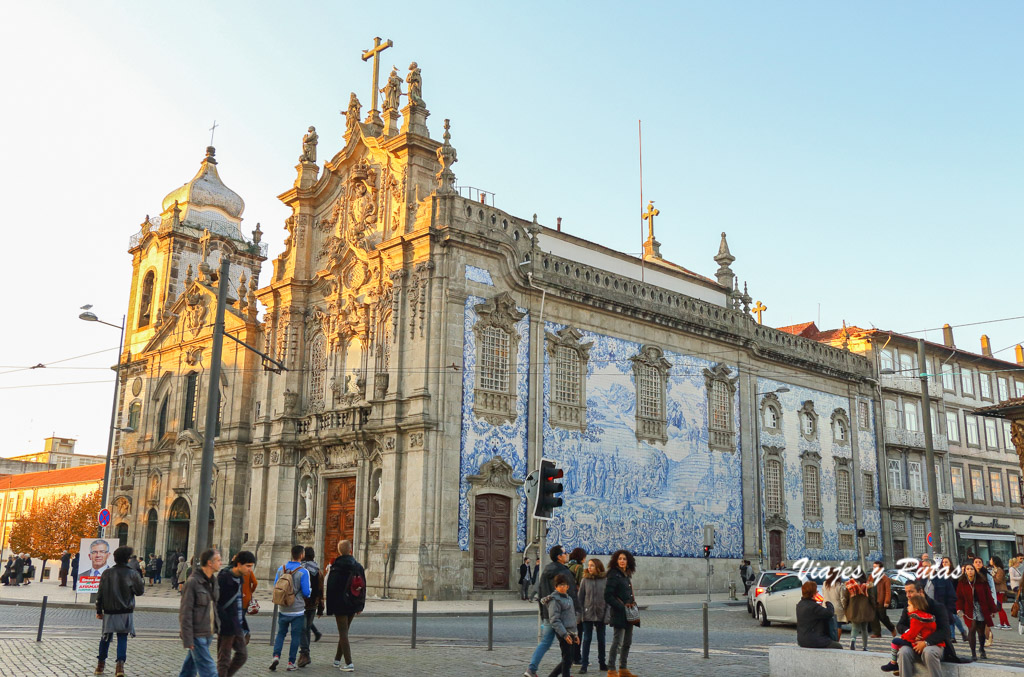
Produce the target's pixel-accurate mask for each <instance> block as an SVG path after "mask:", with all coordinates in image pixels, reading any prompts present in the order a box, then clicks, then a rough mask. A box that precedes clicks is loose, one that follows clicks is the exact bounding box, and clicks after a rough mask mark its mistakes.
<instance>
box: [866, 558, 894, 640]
mask: <svg viewBox="0 0 1024 677" xmlns="http://www.w3.org/2000/svg"><path fill="white" fill-rule="evenodd" d="M869 588H871V589H870V590H869V591H868V598H869V599H870V600H871V605H872V609H873V610H874V617H873V618H872V623H873V627H872V628H871V629H872V630H876V632H872V633H871V636H872V637H881V636H882V626H883V625H884V626H885V628H886V630H888V631H889V633H890V634H891V635H892V636H893V637H895V636H896V626H895V625H893V624H892V621H890V620H889V613H888V609H889V604H890V603H891V602H892V580H891V579H890V578H889V577H888V576H886V575H885V564H884V563H883V562H881V561H877V562H875V563H874V564H873V565H872V568H871V582H870V585H869Z"/></svg>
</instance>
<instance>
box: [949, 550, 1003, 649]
mask: <svg viewBox="0 0 1024 677" xmlns="http://www.w3.org/2000/svg"><path fill="white" fill-rule="evenodd" d="M956 609H957V611H959V612H960V613H961V614H963V618H964V622H965V623H967V642H968V643H969V644H970V645H971V656H972V657H974V658H975V659H977V657H978V652H977V649H976V648H975V645H976V644H977V637H978V636H981V657H982V658H988V656H986V655H985V637H986V636H991V633H992V631H991V627H992V614H993V613H995V605H994V604H993V603H992V595H991V593H990V591H989V587H988V583H987V582H986V581H985V579H984V577H983V576H982V575H981V574H979V573H978V570H977V569H976V568H975V567H974V565H973V564H965V565H964V573H963V575H962V576H960V580H959V581H958V582H957V584H956Z"/></svg>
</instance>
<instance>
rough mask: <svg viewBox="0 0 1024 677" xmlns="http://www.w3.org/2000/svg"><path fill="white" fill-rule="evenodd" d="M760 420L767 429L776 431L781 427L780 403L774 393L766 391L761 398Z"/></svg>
mask: <svg viewBox="0 0 1024 677" xmlns="http://www.w3.org/2000/svg"><path fill="white" fill-rule="evenodd" d="M761 421H762V424H763V425H764V428H765V429H767V430H775V431H777V430H779V429H780V428H781V427H782V405H781V404H780V403H779V396H778V395H776V394H775V393H767V394H766V395H765V396H764V397H763V398H761Z"/></svg>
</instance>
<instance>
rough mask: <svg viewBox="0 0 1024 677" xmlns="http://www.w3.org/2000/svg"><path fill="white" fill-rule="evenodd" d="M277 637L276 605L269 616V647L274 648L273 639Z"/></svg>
mask: <svg viewBox="0 0 1024 677" xmlns="http://www.w3.org/2000/svg"><path fill="white" fill-rule="evenodd" d="M276 637H277V605H276V604H275V605H274V613H272V614H271V615H270V646H274V639H275V638H276Z"/></svg>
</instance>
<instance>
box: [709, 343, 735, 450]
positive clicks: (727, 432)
mask: <svg viewBox="0 0 1024 677" xmlns="http://www.w3.org/2000/svg"><path fill="white" fill-rule="evenodd" d="M738 381H739V375H736V376H732V370H731V369H729V367H727V366H726V365H724V364H722V363H721V362H719V363H718V364H716V365H715V366H714V367H712V368H711V369H705V370H704V383H705V386H706V388H707V398H708V447H709V448H710V449H711V451H722V452H726V453H730V454H731V453H733V452H735V451H736V420H735V419H736V412H735V405H736V402H735V400H736V383H737V382H738ZM720 389H724V391H725V392H724V395H725V403H726V411H725V417H724V418H725V427H722V426H719V425H713V424H712V422H713V420H714V418H715V410H714V407H715V399H716V397H715V395H716V392H718V393H721V392H722V391H721V390H720Z"/></svg>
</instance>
